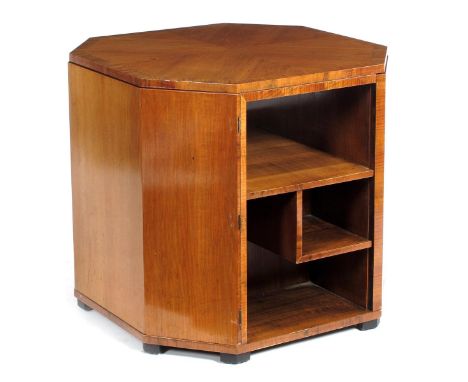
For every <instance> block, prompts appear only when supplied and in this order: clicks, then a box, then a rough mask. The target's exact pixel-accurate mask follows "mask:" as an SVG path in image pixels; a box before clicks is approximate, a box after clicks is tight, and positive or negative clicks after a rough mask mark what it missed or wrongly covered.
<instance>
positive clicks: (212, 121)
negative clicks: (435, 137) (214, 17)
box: [69, 24, 386, 361]
mask: <svg viewBox="0 0 468 382" xmlns="http://www.w3.org/2000/svg"><path fill="white" fill-rule="evenodd" d="M385 54H386V48H385V47H383V46H380V45H376V44H370V43H366V42H363V41H359V40H354V39H350V38H347V37H343V36H338V35H333V34H330V33H326V32H321V31H317V30H313V29H310V28H303V27H280V26H268V25H235V24H217V25H209V26H202V27H193V28H181V29H177V30H167V31H156V32H146V33H136V34H131V35H120V36H108V37H99V38H94V39H90V40H88V41H87V42H86V43H84V44H83V45H82V46H80V47H78V48H77V49H76V50H75V51H73V52H72V53H71V56H70V58H71V61H72V63H71V64H70V66H69V73H70V124H71V152H72V183H73V215H74V243H75V279H76V283H75V296H76V297H77V299H78V301H79V302H80V304H81V306H83V307H84V306H87V307H89V308H91V309H94V310H96V311H98V312H100V313H102V314H104V315H105V316H106V317H108V318H109V319H110V320H112V321H113V322H115V323H116V324H118V325H119V326H121V327H123V328H124V329H126V330H127V331H129V332H130V333H132V334H133V335H134V336H136V337H137V338H139V339H140V340H141V341H142V342H143V343H144V344H146V347H147V348H148V349H150V348H151V349H152V348H153V347H152V346H157V347H178V348H188V349H194V350H205V351H212V352H219V353H221V354H222V357H223V358H224V359H225V360H228V361H230V360H234V361H240V360H246V359H247V358H248V353H249V352H251V351H254V350H257V349H261V348H265V347H269V346H275V345H278V344H281V343H285V342H290V341H294V340H298V339H301V338H305V337H310V336H314V335H317V334H320V333H325V332H329V331H333V330H336V329H340V328H344V327H351V326H356V325H358V326H359V327H362V328H365V327H370V326H369V325H371V324H366V323H375V322H377V320H378V319H379V318H380V315H381V311H380V309H381V283H382V217H383V145H384V108H385V74H384V71H385ZM154 349H156V347H154ZM230 355H234V357H231V356H230Z"/></svg>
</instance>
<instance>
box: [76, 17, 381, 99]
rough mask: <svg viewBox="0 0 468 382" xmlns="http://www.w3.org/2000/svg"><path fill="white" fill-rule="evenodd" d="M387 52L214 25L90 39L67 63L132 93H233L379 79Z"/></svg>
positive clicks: (320, 36) (316, 36) (305, 35)
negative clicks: (123, 84)
mask: <svg viewBox="0 0 468 382" xmlns="http://www.w3.org/2000/svg"><path fill="white" fill-rule="evenodd" d="M385 60H386V47H384V46H382V45H378V44H372V43H369V42H365V41H360V40H356V39H353V38H349V37H345V36H340V35H336V34H332V33H327V32H323V31H320V30H316V29H312V28H306V27H300V26H278V25H254V24H250V25H249V24H214V25H204V26H197V27H190V28H179V29H169V30H161V31H152V32H143V33H132V34H127V35H115V36H105V37H95V38H91V39H89V40H87V41H86V42H85V43H84V44H82V45H81V46H79V47H78V48H76V49H75V50H74V51H73V52H71V54H70V61H71V62H73V63H76V64H79V65H81V66H84V67H87V68H89V69H92V70H95V71H98V72H100V73H104V74H106V75H109V76H111V77H114V78H117V79H120V80H122V81H126V82H129V83H131V84H133V85H136V86H138V87H149V88H165V89H180V90H201V91H212V92H227V93H239V92H244V91H255V90H260V89H269V88H276V87H285V86H295V85H300V84H308V83H313V82H320V81H327V80H338V79H343V78H350V77H358V76H366V75H373V74H376V73H382V72H383V71H384V70H385Z"/></svg>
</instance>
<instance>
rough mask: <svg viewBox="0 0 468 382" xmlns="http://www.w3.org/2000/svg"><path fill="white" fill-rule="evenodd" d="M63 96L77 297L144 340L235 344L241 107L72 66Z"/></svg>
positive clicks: (227, 98)
mask: <svg viewBox="0 0 468 382" xmlns="http://www.w3.org/2000/svg"><path fill="white" fill-rule="evenodd" d="M70 87H71V100H70V109H71V137H72V170H73V171H72V174H73V200H74V235H75V271H76V289H77V290H79V291H80V293H82V294H83V295H85V296H87V297H88V298H90V299H92V300H93V301H95V302H97V303H98V304H99V305H101V306H103V307H104V308H105V309H107V310H109V311H112V312H113V313H114V314H115V315H116V316H118V317H119V318H121V319H122V320H124V321H126V322H128V323H129V324H130V325H131V326H132V327H134V328H135V329H137V330H139V331H141V332H144V333H146V334H148V335H151V336H158V337H167V338H184V339H189V340H193V341H206V342H215V343H226V344H236V343H238V342H242V334H241V332H242V328H241V326H242V323H241V320H239V312H241V308H242V307H241V287H242V286H241V285H240V273H241V264H240V257H239V253H240V241H239V239H240V230H239V226H238V216H239V214H240V211H241V204H240V195H239V187H238V182H239V176H240V175H239V172H240V166H239V165H238V161H237V158H238V157H239V155H240V153H239V150H240V149H239V144H240V142H239V141H238V134H237V119H238V115H239V113H240V99H239V97H238V96H236V95H222V94H208V93H195V92H177V91H162V90H146V89H138V88H135V87H132V86H130V85H128V84H125V83H122V82H120V81H117V80H114V79H111V78H109V77H106V76H103V75H101V74H98V73H95V72H92V71H89V70H87V69H83V68H81V67H79V66H76V65H73V64H71V65H70ZM171 142H177V145H174V144H171ZM170 178H172V179H173V182H172V183H171V184H170V185H168V184H167V179H170ZM216 196H217V197H216ZM114 219H115V221H114ZM168 222H170V227H168ZM169 232H170V234H168V233H169ZM244 266H245V264H244ZM209 280H211V284H210V281H209ZM209 284H210V285H209ZM244 288H245V285H244ZM169 291H171V293H169ZM244 293H246V292H244ZM181 295H184V296H187V298H186V299H184V300H182V301H181V300H180V298H179V296H181ZM213 307H216V309H214V308H213ZM245 325H246V322H244V326H245ZM244 331H246V329H244ZM244 337H245V336H244Z"/></svg>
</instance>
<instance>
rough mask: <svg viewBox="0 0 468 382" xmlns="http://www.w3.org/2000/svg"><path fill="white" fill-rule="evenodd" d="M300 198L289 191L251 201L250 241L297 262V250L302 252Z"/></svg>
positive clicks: (249, 205)
mask: <svg viewBox="0 0 468 382" xmlns="http://www.w3.org/2000/svg"><path fill="white" fill-rule="evenodd" d="M299 195H300V194H299ZM299 197H300V196H298V194H297V193H289V194H281V195H276V196H272V197H268V198H260V199H256V200H251V201H249V202H248V204H247V211H248V215H247V219H248V222H249V225H248V232H247V237H248V238H249V241H251V242H252V243H255V244H257V245H260V246H261V247H263V248H266V249H268V250H269V251H272V252H275V253H278V254H281V256H283V257H285V258H287V259H289V260H291V261H295V259H296V256H297V255H296V254H297V252H298V251H301V240H300V237H299V235H300V227H299V226H298V221H299V219H298V216H297V211H298V204H300V201H298V198H299Z"/></svg>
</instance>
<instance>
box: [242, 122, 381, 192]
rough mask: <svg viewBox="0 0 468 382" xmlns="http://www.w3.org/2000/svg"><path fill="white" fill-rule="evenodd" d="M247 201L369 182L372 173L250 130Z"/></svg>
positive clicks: (298, 145)
mask: <svg viewBox="0 0 468 382" xmlns="http://www.w3.org/2000/svg"><path fill="white" fill-rule="evenodd" d="M247 140H248V144H247V198H248V199H254V198H259V197H264V196H268V195H276V194H280V193H285V192H291V191H297V190H302V189H307V188H313V187H318V186H324V185H329V184H335V183H340V182H345V181H350V180H355V179H363V178H368V177H371V176H372V175H373V171H372V170H371V169H369V168H367V167H365V166H361V165H358V164H355V163H352V162H348V161H346V160H343V159H340V158H338V157H334V156H332V155H329V154H327V153H325V152H322V151H319V150H315V149H313V148H311V147H309V146H306V145H303V144H300V143H298V142H296V141H293V140H291V139H287V138H284V137H281V136H279V135H276V134H272V133H270V132H268V131H265V130H262V129H256V128H251V127H249V129H248V137H247Z"/></svg>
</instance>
